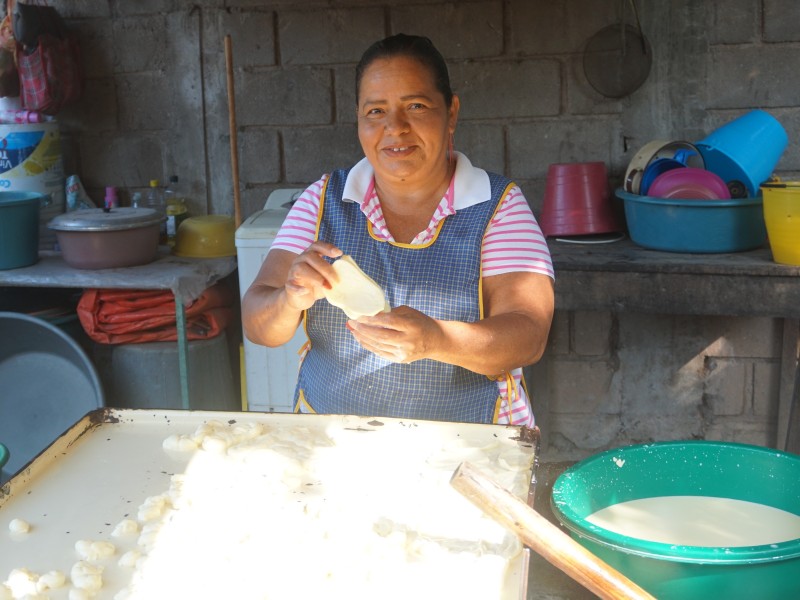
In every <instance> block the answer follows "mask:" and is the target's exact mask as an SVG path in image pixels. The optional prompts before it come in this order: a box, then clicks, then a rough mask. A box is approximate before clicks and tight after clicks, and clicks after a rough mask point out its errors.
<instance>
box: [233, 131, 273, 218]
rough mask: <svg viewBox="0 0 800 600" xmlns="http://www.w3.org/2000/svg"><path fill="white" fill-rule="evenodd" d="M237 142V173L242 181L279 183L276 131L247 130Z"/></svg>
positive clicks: (240, 135) (239, 136)
mask: <svg viewBox="0 0 800 600" xmlns="http://www.w3.org/2000/svg"><path fill="white" fill-rule="evenodd" d="M237 140H238V142H239V157H240V161H239V165H240V169H239V172H240V176H241V177H242V179H244V181H248V182H252V183H275V182H277V181H280V178H281V152H280V143H279V140H278V132H277V131H275V130H274V129H255V128H249V129H245V130H244V131H242V132H241V133H240V134H239V135H238V137H237ZM262 208H263V203H262Z"/></svg>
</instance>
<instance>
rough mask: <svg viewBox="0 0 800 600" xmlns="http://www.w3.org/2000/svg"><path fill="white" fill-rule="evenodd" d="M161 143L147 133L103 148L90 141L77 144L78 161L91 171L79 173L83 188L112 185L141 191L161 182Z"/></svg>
mask: <svg viewBox="0 0 800 600" xmlns="http://www.w3.org/2000/svg"><path fill="white" fill-rule="evenodd" d="M164 151H165V147H164V143H163V140H161V139H159V138H158V136H156V135H154V134H148V133H128V134H126V135H118V136H117V137H115V138H113V139H112V140H110V141H109V142H108V143H106V144H96V143H94V142H93V141H91V140H88V141H87V140H83V141H81V143H80V154H81V161H82V163H83V164H87V163H88V164H91V165H92V169H91V170H90V171H87V172H82V173H81V180H82V182H83V184H84V187H87V188H89V187H98V188H101V187H103V186H106V185H109V182H113V184H114V185H116V186H117V187H119V188H130V187H143V186H146V185H147V182H148V181H149V180H150V179H153V178H160V177H161V173H162V171H163V169H164Z"/></svg>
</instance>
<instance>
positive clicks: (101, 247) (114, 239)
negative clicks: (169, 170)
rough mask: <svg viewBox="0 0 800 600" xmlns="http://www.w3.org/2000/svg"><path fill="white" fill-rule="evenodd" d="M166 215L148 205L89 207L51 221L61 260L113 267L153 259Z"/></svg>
mask: <svg viewBox="0 0 800 600" xmlns="http://www.w3.org/2000/svg"><path fill="white" fill-rule="evenodd" d="M164 219H165V217H164V216H163V215H161V214H160V213H158V212H157V211H155V210H153V209H151V208H129V207H124V208H110V209H109V208H90V209H84V210H76V211H72V212H67V213H64V214H62V215H59V216H57V217H56V218H54V219H53V220H52V221H50V223H49V225H48V227H49V228H50V229H53V230H55V232H56V238H57V239H58V245H59V246H60V248H61V254H62V256H63V258H64V261H65V262H66V263H67V264H68V265H69V266H71V267H74V268H76V269H113V268H117V267H133V266H136V265H143V264H147V263H149V262H152V261H154V260H155V259H156V255H157V254H158V237H159V231H160V225H161V222H162V221H164Z"/></svg>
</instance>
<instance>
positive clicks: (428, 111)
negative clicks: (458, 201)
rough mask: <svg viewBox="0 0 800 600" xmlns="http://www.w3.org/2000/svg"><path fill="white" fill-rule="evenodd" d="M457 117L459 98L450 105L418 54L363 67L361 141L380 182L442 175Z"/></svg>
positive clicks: (359, 111)
mask: <svg viewBox="0 0 800 600" xmlns="http://www.w3.org/2000/svg"><path fill="white" fill-rule="evenodd" d="M457 118H458V98H457V97H455V96H454V97H453V102H452V104H451V106H450V107H449V108H448V107H447V105H446V104H445V99H444V96H443V95H442V93H441V92H439V90H437V89H436V85H435V84H434V78H433V73H431V71H430V70H429V69H428V68H427V67H425V66H424V65H422V64H420V63H419V62H417V61H416V60H414V59H413V58H409V57H407V56H395V57H392V58H381V59H377V60H375V61H374V62H373V63H372V64H370V65H369V67H367V68H366V70H365V71H364V74H363V76H362V79H361V88H360V90H359V98H358V139H359V141H360V142H361V147H362V148H363V150H364V154H365V155H366V157H367V159H368V160H369V161H370V163H371V164H372V166H373V168H374V169H375V176H376V178H378V179H379V180H380V179H384V180H386V181H389V180H391V181H392V182H400V181H402V182H407V183H417V182H420V183H424V182H425V181H426V180H427V178H436V177H438V178H442V177H443V175H442V173H443V172H444V173H446V172H447V142H448V139H449V138H450V135H451V134H452V133H453V132H454V131H455V127H456V120H457Z"/></svg>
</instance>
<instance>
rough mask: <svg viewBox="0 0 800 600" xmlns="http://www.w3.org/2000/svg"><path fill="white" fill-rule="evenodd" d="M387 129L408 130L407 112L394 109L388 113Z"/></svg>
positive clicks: (393, 130) (394, 130)
mask: <svg viewBox="0 0 800 600" xmlns="http://www.w3.org/2000/svg"><path fill="white" fill-rule="evenodd" d="M386 130H387V131H391V132H404V131H408V119H407V118H406V115H405V113H403V112H402V111H399V110H394V111H391V112H389V113H388V114H387V115H386Z"/></svg>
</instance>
